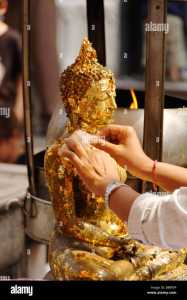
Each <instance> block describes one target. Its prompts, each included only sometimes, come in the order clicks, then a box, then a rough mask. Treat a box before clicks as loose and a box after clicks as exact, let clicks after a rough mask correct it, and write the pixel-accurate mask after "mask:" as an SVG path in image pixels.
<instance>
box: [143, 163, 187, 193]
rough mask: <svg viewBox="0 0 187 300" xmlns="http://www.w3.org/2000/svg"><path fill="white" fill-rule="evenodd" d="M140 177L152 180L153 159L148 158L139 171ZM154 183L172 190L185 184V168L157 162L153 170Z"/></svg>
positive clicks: (186, 171) (186, 175)
mask: <svg viewBox="0 0 187 300" xmlns="http://www.w3.org/2000/svg"><path fill="white" fill-rule="evenodd" d="M139 177H140V178H141V179H144V180H147V181H150V182H153V180H154V178H153V161H152V160H149V161H147V163H145V165H144V169H143V171H141V172H140V176H139ZM155 179H156V182H155V183H156V184H157V185H158V186H160V187H162V188H163V189H164V190H166V191H169V192H172V191H174V190H175V189H177V188H179V187H181V186H187V169H185V168H182V167H178V166H175V165H171V164H167V163H163V162H157V164H156V170H155Z"/></svg>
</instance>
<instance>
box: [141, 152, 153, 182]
mask: <svg viewBox="0 0 187 300" xmlns="http://www.w3.org/2000/svg"><path fill="white" fill-rule="evenodd" d="M153 165H154V161H153V160H152V159H151V158H149V157H148V156H146V157H145V158H144V159H143V160H142V162H141V167H140V169H139V171H138V177H139V178H140V179H142V180H146V181H152V171H153Z"/></svg>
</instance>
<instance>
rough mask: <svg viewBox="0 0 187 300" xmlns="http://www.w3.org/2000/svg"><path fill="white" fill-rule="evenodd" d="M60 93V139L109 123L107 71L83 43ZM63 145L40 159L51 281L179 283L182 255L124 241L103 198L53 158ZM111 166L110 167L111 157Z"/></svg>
mask: <svg viewBox="0 0 187 300" xmlns="http://www.w3.org/2000/svg"><path fill="white" fill-rule="evenodd" d="M60 89H61V95H62V101H63V103H64V105H65V108H66V112H67V115H68V118H69V121H68V122H67V124H66V135H69V134H71V133H72V132H74V131H75V130H77V129H82V130H85V131H86V132H88V133H94V134H95V133H97V131H98V130H99V129H100V128H101V127H102V126H105V125H106V124H108V123H110V122H111V119H112V114H113V112H114V110H115V109H116V104H115V80H114V77H113V74H112V72H111V71H109V70H108V69H106V68H104V67H103V66H102V65H100V64H99V63H98V61H97V56H96V52H95V50H94V49H93V48H92V46H91V44H90V42H89V41H88V40H87V39H84V41H83V44H82V47H81V50H80V54H79V56H78V57H77V59H76V61H75V63H74V64H73V65H71V66H69V67H68V68H67V69H66V70H65V71H64V72H63V73H62V76H61V80H60ZM63 145H64V141H63V137H62V138H61V139H59V140H57V141H56V142H55V143H54V144H53V145H52V146H51V147H50V148H49V149H48V150H47V152H46V156H45V174H46V179H47V183H48V187H49V192H50V195H51V199H52V203H53V208H54V212H55V217H56V221H57V225H56V228H55V231H54V234H53V237H52V239H51V243H50V251H49V262H50V267H51V271H52V274H53V276H54V278H55V279H56V280H151V279H161V280H164V278H165V277H167V276H169V278H170V279H172V278H176V277H177V278H180V277H181V278H184V277H185V274H186V269H185V267H184V264H183V263H184V259H185V257H186V252H185V250H180V251H172V250H170V251H169V250H168V251H166V250H161V249H159V248H157V247H150V246H144V245H142V244H140V243H138V242H137V241H134V240H132V239H130V238H129V236H128V233H127V228H126V225H125V224H124V223H123V222H122V221H121V220H120V219H119V218H118V217H117V216H116V215H115V214H114V213H113V212H112V211H111V210H110V209H108V208H106V207H105V204H104V199H103V198H102V197H95V196H94V195H93V194H91V193H90V192H88V191H87V190H86V188H85V186H84V185H83V184H82V182H81V181H80V180H79V178H78V177H77V176H76V172H75V170H74V168H73V167H72V164H71V163H70V162H69V161H67V160H65V159H63V158H62V157H60V156H59V154H58V151H59V149H60V148H61V147H62V146H63ZM111 163H114V161H113V159H112V158H111ZM116 167H117V168H118V171H119V174H120V178H121V180H122V179H123V180H124V181H125V180H126V172H125V170H124V169H122V168H121V167H119V166H117V164H116ZM175 270H176V272H175ZM177 274H178V275H177Z"/></svg>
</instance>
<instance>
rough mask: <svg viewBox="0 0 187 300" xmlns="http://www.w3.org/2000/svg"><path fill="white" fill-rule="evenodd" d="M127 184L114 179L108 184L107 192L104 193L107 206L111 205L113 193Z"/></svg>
mask: <svg viewBox="0 0 187 300" xmlns="http://www.w3.org/2000/svg"><path fill="white" fill-rule="evenodd" d="M125 186H127V185H126V184H124V183H122V182H120V181H116V180H113V181H111V182H110V183H109V184H108V185H107V186H106V190H105V194H104V200H105V206H106V207H109V206H110V199H111V196H112V194H113V193H114V192H115V191H116V190H118V189H119V188H121V187H125Z"/></svg>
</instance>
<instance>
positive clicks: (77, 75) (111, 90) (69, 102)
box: [60, 38, 116, 127]
mask: <svg viewBox="0 0 187 300" xmlns="http://www.w3.org/2000/svg"><path fill="white" fill-rule="evenodd" d="M60 90H61V96H62V101H63V103H64V106H65V109H66V112H67V115H68V117H69V119H70V122H71V123H72V125H75V124H77V126H79V125H80V124H87V125H91V126H95V127H98V126H104V125H106V124H108V123H109V122H110V121H111V119H112V115H113V112H114V110H115V109H116V103H115V80H114V76H113V74H112V72H111V71H110V70H108V69H106V68H105V67H103V66H102V65H101V64H99V63H98V61H97V55H96V51H95V50H94V49H93V48H92V46H91V44H90V42H89V41H88V39H87V38H85V39H84V40H83V43H82V46H81V49H80V53H79V56H78V57H77V59H76V60H75V63H74V64H72V65H71V66H69V67H68V68H67V69H66V70H65V71H64V72H63V73H62V75H61V80H60Z"/></svg>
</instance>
